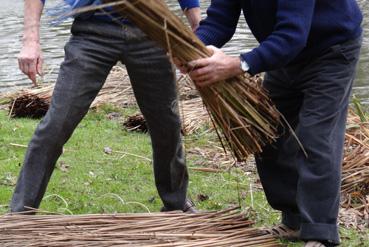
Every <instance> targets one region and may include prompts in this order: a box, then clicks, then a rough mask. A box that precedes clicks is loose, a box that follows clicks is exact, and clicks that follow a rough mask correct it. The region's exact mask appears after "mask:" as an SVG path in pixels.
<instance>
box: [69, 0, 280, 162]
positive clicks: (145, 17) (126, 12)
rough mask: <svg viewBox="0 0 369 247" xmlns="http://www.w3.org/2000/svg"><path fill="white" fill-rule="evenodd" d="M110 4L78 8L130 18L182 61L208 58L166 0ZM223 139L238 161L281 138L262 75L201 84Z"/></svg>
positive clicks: (115, 0)
mask: <svg viewBox="0 0 369 247" xmlns="http://www.w3.org/2000/svg"><path fill="white" fill-rule="evenodd" d="M104 2H105V3H106V4H103V5H99V6H89V7H86V8H82V9H79V10H76V11H75V12H73V13H71V14H75V13H77V12H79V13H81V12H86V11H91V10H96V9H100V10H104V7H107V6H111V7H113V8H114V9H115V12H116V13H115V14H119V15H121V16H122V17H128V18H129V19H130V20H131V21H132V22H134V23H135V24H136V25H137V26H138V27H139V28H140V29H141V30H142V31H144V32H145V33H146V34H147V35H148V36H149V37H150V38H151V39H153V40H155V41H156V42H157V43H158V44H159V45H161V46H162V47H163V48H165V49H166V50H167V51H168V53H170V54H171V55H173V56H175V57H177V58H178V59H179V60H180V61H181V62H182V63H184V64H186V63H188V62H190V61H193V60H196V59H199V58H205V57H209V56H210V55H211V53H210V51H209V50H208V49H207V48H206V47H205V45H204V44H203V43H202V42H201V41H200V40H199V39H198V38H197V37H196V36H195V35H194V34H193V32H192V31H191V30H190V29H189V28H188V27H187V26H186V25H185V24H184V23H183V22H182V21H181V20H180V19H179V18H178V17H177V16H175V15H174V14H173V13H172V12H171V11H170V10H169V9H168V7H167V6H166V4H165V3H164V1H162V0H105V1H104ZM198 91H199V93H200V95H201V97H202V99H203V101H204V104H205V106H206V109H207V110H208V111H209V113H210V115H211V117H212V120H213V122H214V123H215V125H216V127H217V129H220V130H222V133H223V137H224V139H223V138H222V139H223V141H224V140H225V141H226V143H227V144H228V145H229V147H230V150H232V152H233V154H234V156H235V157H236V158H237V160H246V159H247V157H248V156H249V155H250V154H253V153H259V152H261V151H262V147H263V146H264V145H266V144H267V143H271V142H273V141H274V140H275V139H276V138H277V129H278V126H280V114H279V112H278V111H277V110H276V108H275V107H274V106H273V104H272V102H271V100H270V99H269V98H268V96H267V93H266V92H265V91H264V89H263V88H262V86H261V80H260V78H257V77H256V78H252V77H248V76H238V77H234V78H231V79H228V80H226V81H221V82H219V83H216V84H214V85H212V86H209V87H204V88H198Z"/></svg>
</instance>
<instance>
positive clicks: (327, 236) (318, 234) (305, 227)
mask: <svg viewBox="0 0 369 247" xmlns="http://www.w3.org/2000/svg"><path fill="white" fill-rule="evenodd" d="M300 238H301V239H302V240H304V241H309V240H315V241H322V242H328V243H330V244H333V245H339V244H340V237H339V234H338V227H337V225H332V224H310V223H303V224H301V233H300Z"/></svg>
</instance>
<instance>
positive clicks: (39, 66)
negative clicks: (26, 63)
mask: <svg viewBox="0 0 369 247" xmlns="http://www.w3.org/2000/svg"><path fill="white" fill-rule="evenodd" d="M43 64H44V59H43V58H42V57H39V58H38V60H37V74H39V75H40V76H43V74H44V71H43Z"/></svg>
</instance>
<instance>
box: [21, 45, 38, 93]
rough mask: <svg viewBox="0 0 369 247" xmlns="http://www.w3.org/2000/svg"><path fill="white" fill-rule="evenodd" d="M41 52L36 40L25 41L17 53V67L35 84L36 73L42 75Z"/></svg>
mask: <svg viewBox="0 0 369 247" xmlns="http://www.w3.org/2000/svg"><path fill="white" fill-rule="evenodd" d="M42 64H43V58H42V52H41V45H40V43H39V42H38V41H26V42H24V44H23V47H22V50H21V51H20V53H19V55H18V65H19V69H20V70H21V71H22V72H23V73H24V74H25V75H27V76H28V78H29V79H31V81H32V83H33V85H34V86H37V80H36V75H37V74H38V75H42V74H43V71H42Z"/></svg>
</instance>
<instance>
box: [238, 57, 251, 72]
mask: <svg viewBox="0 0 369 247" xmlns="http://www.w3.org/2000/svg"><path fill="white" fill-rule="evenodd" d="M240 60H241V65H240V67H241V70H242V71H243V72H244V73H247V72H248V71H249V69H250V66H249V65H248V63H247V62H246V61H245V60H244V59H243V57H242V56H241V55H240Z"/></svg>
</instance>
